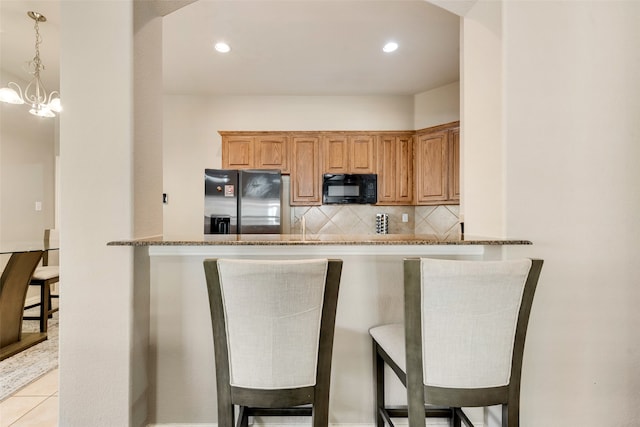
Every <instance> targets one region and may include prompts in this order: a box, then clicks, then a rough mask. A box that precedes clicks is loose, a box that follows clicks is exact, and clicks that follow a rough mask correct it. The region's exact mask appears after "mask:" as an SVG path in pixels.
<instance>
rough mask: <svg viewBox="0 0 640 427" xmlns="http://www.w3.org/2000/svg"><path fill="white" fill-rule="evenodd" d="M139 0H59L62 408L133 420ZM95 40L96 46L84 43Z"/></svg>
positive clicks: (98, 421) (87, 421)
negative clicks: (132, 241)
mask: <svg viewBox="0 0 640 427" xmlns="http://www.w3.org/2000/svg"><path fill="white" fill-rule="evenodd" d="M132 4H133V2H132V0H129V1H124V0H123V1H117V2H100V1H98V2H95V1H92V2H67V1H64V2H61V5H60V12H61V20H62V22H63V23H64V25H62V26H61V58H60V67H61V73H60V75H61V81H60V83H61V93H63V94H64V105H65V112H64V115H63V116H62V117H61V119H60V169H61V173H60V191H61V195H60V200H61V211H60V225H61V230H60V238H61V245H62V248H61V254H60V255H61V256H60V276H61V283H63V286H61V298H60V338H59V339H60V341H59V345H60V353H59V354H60V384H59V394H60V413H59V423H58V424H59V425H61V426H65V427H76V426H78V427H80V426H82V427H84V426H96V427H100V426H127V425H131V423H130V417H131V402H130V400H131V384H132V381H133V375H132V372H131V368H130V365H131V363H132V361H131V359H132V358H133V357H134V356H135V355H134V354H132V353H131V340H132V323H133V310H134V308H133V302H132V301H133V298H132V295H133V253H132V250H131V249H129V248H114V247H108V246H106V244H107V242H108V241H110V240H114V239H118V238H124V239H128V238H131V237H133V189H134V185H133V173H132V165H133V152H134V150H133V148H134V145H133V95H132V94H133V83H132V81H133V5H132ZM87 46H91V49H87Z"/></svg>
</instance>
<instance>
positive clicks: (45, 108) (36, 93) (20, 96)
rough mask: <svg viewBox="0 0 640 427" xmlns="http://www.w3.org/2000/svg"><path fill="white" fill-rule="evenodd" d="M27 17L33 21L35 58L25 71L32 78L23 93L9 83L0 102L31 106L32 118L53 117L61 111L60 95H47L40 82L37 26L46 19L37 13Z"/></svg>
mask: <svg viewBox="0 0 640 427" xmlns="http://www.w3.org/2000/svg"><path fill="white" fill-rule="evenodd" d="M27 15H28V16H29V17H30V18H31V19H33V20H34V21H35V25H34V29H35V33H36V56H34V57H33V59H32V60H31V61H28V62H27V66H26V71H27V72H28V73H29V74H31V75H32V76H33V77H32V78H31V81H30V82H29V84H28V85H27V87H25V89H24V91H23V90H22V89H21V88H20V86H19V85H18V84H17V83H14V82H9V84H8V85H7V87H3V88H2V89H0V101H2V102H6V103H9V104H28V105H29V106H31V109H30V110H29V112H30V113H31V114H33V115H34V116H39V117H55V113H59V112H60V111H62V106H61V105H60V93H59V92H58V91H52V92H51V93H49V94H48V95H47V90H46V89H45V88H44V85H43V84H42V81H41V80H40V71H42V70H44V65H43V64H42V61H40V43H42V37H40V30H39V26H38V25H39V23H40V22H46V20H47V18H46V17H45V16H44V15H42V14H40V13H38V12H27ZM54 112H55V113H54Z"/></svg>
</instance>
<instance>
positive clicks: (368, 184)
mask: <svg viewBox="0 0 640 427" xmlns="http://www.w3.org/2000/svg"><path fill="white" fill-rule="evenodd" d="M377 202H378V176H377V175H376V174H325V175H324V176H323V179H322V203H323V204H349V203H353V204H375V203H377Z"/></svg>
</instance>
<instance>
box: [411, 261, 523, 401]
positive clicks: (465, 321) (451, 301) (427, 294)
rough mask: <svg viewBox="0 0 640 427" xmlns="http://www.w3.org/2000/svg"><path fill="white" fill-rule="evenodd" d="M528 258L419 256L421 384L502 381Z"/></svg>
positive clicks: (490, 384) (474, 384) (472, 385)
mask: <svg viewBox="0 0 640 427" xmlns="http://www.w3.org/2000/svg"><path fill="white" fill-rule="evenodd" d="M530 268H531V260H528V259H525V260H514V261H482V262H478V261H448V260H435V259H427V258H423V259H422V260H421V274H422V315H423V318H422V334H423V340H422V341H423V349H422V350H423V365H424V370H423V373H424V382H425V384H426V385H431V386H441V387H458V388H477V387H494V386H501V385H506V384H508V382H509V378H510V373H511V356H512V351H513V344H514V343H513V340H514V335H515V328H516V322H517V319H518V313H519V310H520V301H521V298H522V292H523V290H524V284H525V281H526V279H527V274H528V272H529V269H530Z"/></svg>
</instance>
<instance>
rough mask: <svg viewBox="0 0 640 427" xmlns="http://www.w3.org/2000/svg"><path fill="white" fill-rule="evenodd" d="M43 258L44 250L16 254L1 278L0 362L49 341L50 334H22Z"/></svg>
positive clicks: (13, 254)
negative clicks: (26, 306)
mask: <svg viewBox="0 0 640 427" xmlns="http://www.w3.org/2000/svg"><path fill="white" fill-rule="evenodd" d="M41 258H42V251H30V252H14V253H12V254H11V257H10V258H9V261H8V262H7V264H6V266H5V268H4V270H3V271H2V276H0V360H4V359H6V358H7V357H9V356H12V355H14V354H16V353H17V352H18V351H21V350H24V348H26V347H28V346H30V345H34V344H37V343H38V342H40V341H43V340H44V339H46V334H30V335H29V336H28V337H27V338H28V339H25V337H24V336H23V335H26V334H23V333H22V317H23V313H24V312H23V307H24V302H25V300H26V298H27V287H28V285H29V279H30V278H31V275H32V274H33V272H34V270H35V269H36V266H37V265H38V263H39V262H40V259H41Z"/></svg>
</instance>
